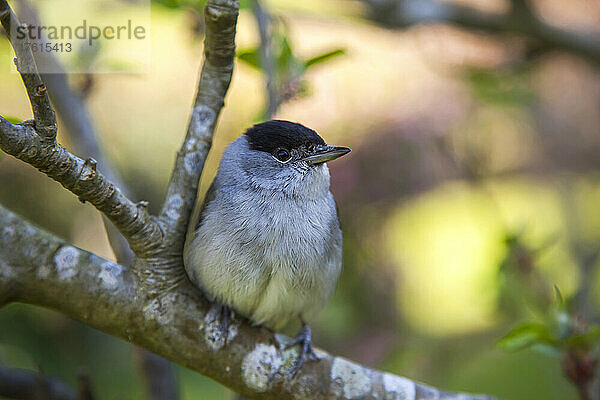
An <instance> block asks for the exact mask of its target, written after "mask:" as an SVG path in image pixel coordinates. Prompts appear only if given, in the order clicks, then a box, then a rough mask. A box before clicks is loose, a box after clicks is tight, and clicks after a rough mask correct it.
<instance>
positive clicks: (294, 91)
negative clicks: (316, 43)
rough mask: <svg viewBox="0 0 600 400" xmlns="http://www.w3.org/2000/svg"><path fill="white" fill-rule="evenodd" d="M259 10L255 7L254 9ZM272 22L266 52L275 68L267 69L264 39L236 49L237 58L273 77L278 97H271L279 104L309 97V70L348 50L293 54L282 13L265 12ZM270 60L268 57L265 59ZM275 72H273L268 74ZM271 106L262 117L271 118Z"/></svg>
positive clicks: (265, 77)
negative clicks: (255, 43) (262, 41)
mask: <svg viewBox="0 0 600 400" xmlns="http://www.w3.org/2000/svg"><path fill="white" fill-rule="evenodd" d="M255 13H256V11H255ZM257 18H258V17H257ZM265 19H266V20H268V22H265V23H267V24H268V25H269V27H268V28H270V29H268V32H269V33H270V38H269V43H268V44H269V45H270V49H269V50H268V51H267V52H266V53H267V54H269V56H270V57H272V64H273V67H274V68H273V71H272V72H268V70H267V69H266V67H265V66H264V65H263V62H265V60H262V57H261V51H264V49H261V47H262V46H265V43H260V44H258V45H256V46H252V47H249V48H242V49H239V50H238V51H237V52H236V56H237V58H238V59H239V60H240V61H242V62H244V63H245V64H246V65H248V66H250V67H252V68H253V69H255V70H257V71H260V72H262V73H263V75H264V79H265V81H269V80H271V81H272V85H273V86H274V91H273V95H274V96H275V97H276V99H270V101H275V102H277V107H275V110H273V111H276V108H278V107H279V106H281V105H282V104H284V103H287V102H289V101H291V100H293V99H295V98H303V97H306V96H307V95H308V94H309V93H310V86H309V85H308V81H307V80H306V79H305V78H304V76H305V74H306V72H307V71H308V70H309V69H311V68H313V67H314V66H317V65H320V64H323V63H326V62H328V61H329V60H331V59H333V58H335V57H339V56H341V55H344V54H346V51H345V50H344V49H333V50H328V51H325V52H324V53H321V54H317V55H315V56H312V57H308V58H306V59H303V58H301V57H298V56H296V55H295V54H294V50H293V48H292V42H291V40H290V37H289V34H288V28H287V24H286V23H285V21H284V19H283V18H281V17H275V18H273V17H272V16H269V15H268V14H267V15H266V16H265ZM266 62H268V61H266ZM269 73H272V75H273V76H269V75H268V74H269ZM268 107H269V105H268V104H267V105H266V108H265V110H264V111H263V112H262V113H261V114H260V116H259V117H258V119H259V120H264V119H268V118H269V115H268Z"/></svg>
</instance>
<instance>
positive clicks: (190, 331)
mask: <svg viewBox="0 0 600 400" xmlns="http://www.w3.org/2000/svg"><path fill="white" fill-rule="evenodd" d="M0 232H1V234H0V294H1V293H5V292H6V291H7V290H8V288H12V290H11V300H13V301H20V302H24V303H29V304H34V305H38V306H43V307H48V308H52V309H55V310H58V311H60V312H62V313H65V314H67V315H69V316H70V317H72V318H74V319H77V320H79V321H82V322H85V323H87V324H89V325H91V326H93V327H95V328H97V329H100V330H102V331H104V332H107V333H110V334H112V335H115V336H117V337H120V338H123V339H126V340H128V341H130V342H132V343H135V344H136V345H139V346H142V347H144V348H147V349H149V350H151V351H153V352H155V353H157V354H160V355H162V356H163V357H165V358H168V359H170V360H172V361H174V362H176V363H178V364H181V365H184V366H186V367H188V368H191V369H193V370H195V371H198V372H200V373H201V374H203V375H206V376H208V377H211V378H212V379H215V380H217V381H219V382H221V383H222V384H224V385H225V386H227V387H229V388H231V389H233V390H235V391H237V392H239V393H241V394H243V395H244V396H246V397H248V398H261V399H282V400H285V399H297V398H298V395H299V394H301V395H303V396H304V398H310V399H315V400H321V399H323V400H324V399H355V398H356V399H358V398H360V399H376V398H379V399H406V400H416V399H423V400H429V399H431V400H433V399H447V400H449V399H457V400H458V399H461V400H475V399H491V397H487V396H471V395H464V394H460V395H459V394H448V393H443V392H440V391H439V390H438V389H434V388H431V387H428V386H426V385H422V384H420V383H415V382H413V381H410V380H408V379H406V378H402V377H398V376H395V375H392V374H388V373H383V372H379V371H376V370H372V369H369V368H367V367H364V366H362V365H359V364H356V363H353V362H351V361H348V360H346V359H343V358H341V357H334V356H331V355H329V354H327V353H325V352H323V351H319V354H320V355H321V356H322V357H323V359H321V360H320V361H318V362H310V363H307V364H306V365H305V366H304V367H303V368H302V369H301V370H300V371H299V372H298V374H297V375H296V376H295V377H294V378H293V379H292V378H290V377H289V368H290V367H291V365H292V362H293V360H294V359H295V358H296V356H297V349H295V348H291V349H287V350H281V349H282V348H283V346H284V345H285V343H287V342H288V341H289V340H290V339H289V338H287V337H285V336H283V335H279V334H273V333H272V332H271V331H269V330H267V329H265V328H261V327H254V326H251V325H250V323H248V322H247V321H246V320H243V319H241V318H239V317H236V318H235V319H234V320H233V321H232V325H231V327H230V331H229V334H228V338H227V344H226V345H225V338H224V337H223V336H221V335H220V333H219V332H220V325H219V322H218V321H215V320H214V318H213V316H212V314H211V312H210V305H209V303H208V302H207V301H206V300H205V299H204V298H203V297H202V295H201V294H200V293H199V291H198V290H197V289H196V288H194V287H192V286H190V285H180V286H178V287H177V288H173V289H172V290H171V291H169V293H166V294H165V295H164V296H162V297H159V298H152V297H149V296H148V295H147V292H146V291H145V285H144V284H143V282H141V281H140V277H139V276H138V275H136V274H134V273H133V272H131V271H129V270H128V269H126V268H124V267H122V266H120V265H118V264H115V263H113V262H111V261H107V260H104V259H102V258H100V257H98V256H96V255H94V254H90V253H88V252H86V251H83V250H80V249H78V248H75V247H73V246H71V245H69V244H67V243H65V242H64V241H63V240H61V239H58V238H56V237H55V236H53V235H51V234H49V233H47V232H45V231H43V230H41V229H39V228H36V227H35V226H33V225H31V224H30V223H28V222H25V221H24V220H23V219H22V218H21V217H19V216H17V215H15V214H14V213H12V212H10V211H8V210H6V209H4V208H2V207H1V206H0Z"/></svg>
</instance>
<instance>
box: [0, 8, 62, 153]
mask: <svg viewBox="0 0 600 400" xmlns="http://www.w3.org/2000/svg"><path fill="white" fill-rule="evenodd" d="M0 21H1V22H2V26H3V27H4V31H5V32H6V35H7V36H8V39H9V40H10V43H11V44H12V46H13V49H14V51H15V54H16V55H17V57H16V58H15V63H16V66H17V71H19V73H20V74H21V78H22V79H23V84H24V85H25V89H26V90H27V96H28V97H29V101H30V102H31V109H32V111H33V118H34V121H35V128H36V132H37V133H39V134H40V135H42V136H43V137H44V138H46V139H48V140H50V141H54V140H55V139H56V131H57V125H56V116H55V115H54V110H53V109H52V106H51V105H50V99H49V98H48V93H47V90H46V85H44V82H42V79H41V78H40V75H39V74H38V70H37V67H36V65H35V62H34V59H33V53H32V52H31V48H30V46H29V42H28V41H27V35H20V34H19V32H18V30H19V29H23V28H26V27H25V26H21V24H20V23H19V20H18V19H17V17H16V16H15V14H14V13H13V12H12V10H11V8H10V6H9V5H8V2H7V1H6V0H0ZM21 36H23V37H21Z"/></svg>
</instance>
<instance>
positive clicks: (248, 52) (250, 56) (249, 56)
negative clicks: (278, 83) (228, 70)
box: [236, 47, 261, 71]
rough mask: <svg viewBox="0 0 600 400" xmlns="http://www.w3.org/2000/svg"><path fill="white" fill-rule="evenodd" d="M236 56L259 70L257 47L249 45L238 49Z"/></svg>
mask: <svg viewBox="0 0 600 400" xmlns="http://www.w3.org/2000/svg"><path fill="white" fill-rule="evenodd" d="M236 57H237V58H238V60H240V61H243V62H244V63H246V64H247V65H249V66H251V67H252V68H255V69H256V70H259V71H260V70H261V67H260V55H259V48H258V47H251V48H248V49H242V50H239V51H238V52H237V54H236Z"/></svg>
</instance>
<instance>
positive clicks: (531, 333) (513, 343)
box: [497, 322, 556, 351]
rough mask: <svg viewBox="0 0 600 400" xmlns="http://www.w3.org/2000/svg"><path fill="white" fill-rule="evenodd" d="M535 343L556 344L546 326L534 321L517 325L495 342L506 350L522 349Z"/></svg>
mask: <svg viewBox="0 0 600 400" xmlns="http://www.w3.org/2000/svg"><path fill="white" fill-rule="evenodd" d="M535 344H550V345H556V342H555V341H554V340H553V339H552V337H551V335H550V332H549V331H548V327H546V325H544V324H540V323H536V322H530V323H525V324H522V325H519V326H518V327H516V328H515V329H513V330H512V331H510V332H509V333H508V334H507V335H506V336H504V337H503V338H502V339H500V340H499V341H498V343H497V345H498V346H499V347H501V348H503V349H504V350H507V351H516V350H522V349H525V348H527V347H530V346H533V345H535Z"/></svg>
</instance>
